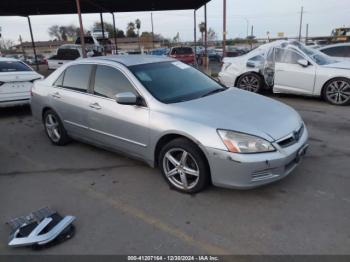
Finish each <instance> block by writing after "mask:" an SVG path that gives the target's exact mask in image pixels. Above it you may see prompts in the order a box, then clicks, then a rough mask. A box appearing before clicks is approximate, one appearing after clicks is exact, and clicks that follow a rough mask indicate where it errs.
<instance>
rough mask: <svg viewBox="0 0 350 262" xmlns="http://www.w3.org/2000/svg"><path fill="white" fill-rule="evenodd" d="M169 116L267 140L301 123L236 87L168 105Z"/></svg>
mask: <svg viewBox="0 0 350 262" xmlns="http://www.w3.org/2000/svg"><path fill="white" fill-rule="evenodd" d="M175 112H176V113H175ZM169 113H170V114H176V116H177V117H179V116H180V117H181V118H185V119H187V120H190V121H191V122H198V123H200V124H202V125H206V126H211V127H212V128H215V129H216V128H217V129H227V130H233V131H238V132H242V133H247V134H252V135H255V136H259V137H262V138H264V139H266V140H268V141H274V140H278V139H280V138H282V137H284V136H286V135H288V134H290V133H291V132H293V131H294V130H296V129H298V128H300V126H301V124H302V120H301V117H300V116H299V114H298V113H297V112H296V111H295V110H294V109H292V108H291V107H289V106H287V105H285V104H283V103H281V102H278V101H276V100H273V99H270V98H267V97H264V96H261V95H257V94H254V93H251V92H247V91H243V90H239V89H237V88H230V89H228V90H226V91H224V92H220V93H217V94H214V95H210V96H207V97H203V98H200V99H195V100H191V101H187V102H182V103H176V104H171V105H170V108H169Z"/></svg>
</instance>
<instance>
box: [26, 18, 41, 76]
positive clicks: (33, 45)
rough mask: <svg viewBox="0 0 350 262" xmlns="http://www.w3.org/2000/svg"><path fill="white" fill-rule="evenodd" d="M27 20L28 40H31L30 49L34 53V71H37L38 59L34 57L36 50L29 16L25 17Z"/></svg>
mask: <svg viewBox="0 0 350 262" xmlns="http://www.w3.org/2000/svg"><path fill="white" fill-rule="evenodd" d="M27 19H28V25H29V31H30V38H31V40H32V47H33V52H34V59H35V66H36V70H37V71H39V64H38V58H37V56H36V48H35V43H34V37H33V30H32V23H31V22H30V17H29V16H27Z"/></svg>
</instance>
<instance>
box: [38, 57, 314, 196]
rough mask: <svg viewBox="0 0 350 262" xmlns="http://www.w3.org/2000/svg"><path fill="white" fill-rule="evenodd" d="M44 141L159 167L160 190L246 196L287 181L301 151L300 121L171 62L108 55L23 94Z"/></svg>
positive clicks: (72, 66)
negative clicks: (81, 145)
mask: <svg viewBox="0 0 350 262" xmlns="http://www.w3.org/2000/svg"><path fill="white" fill-rule="evenodd" d="M31 106H32V112H33V115H34V116H35V117H37V118H38V119H40V120H42V121H43V124H44V127H45V130H46V133H47V135H48V137H49V139H50V140H51V141H52V143H53V144H55V145H65V144H67V143H68V142H69V141H70V139H71V138H73V139H77V140H81V141H85V142H87V143H91V144H94V145H96V146H101V147H104V148H107V149H110V150H114V151H117V152H122V153H125V154H127V155H129V156H132V157H134V158H137V159H140V160H143V161H145V162H146V163H148V164H149V165H150V166H152V167H156V166H158V167H159V168H160V169H161V171H162V174H163V176H164V178H165V180H166V181H167V182H168V183H169V185H170V186H171V187H173V188H175V189H177V190H179V191H182V192H187V193H195V192H198V191H200V190H202V189H204V188H205V187H206V186H207V185H208V184H210V183H212V184H214V185H216V186H221V187H229V188H240V189H247V188H253V187H257V186H260V185H263V184H267V183H270V182H273V181H276V180H279V179H281V178H283V177H285V176H287V175H288V174H289V173H290V172H291V171H292V170H293V169H294V168H295V167H296V166H297V165H298V163H299V162H300V160H301V158H302V156H303V155H304V154H305V152H306V149H307V147H308V144H307V141H308V133H307V129H306V127H305V125H304V123H303V121H302V119H301V118H300V116H299V114H298V113H297V112H295V111H294V110H293V109H292V108H290V107H289V106H287V105H284V104H282V103H280V102H277V101H275V100H272V99H270V98H266V97H263V96H260V95H257V94H253V93H250V92H246V91H242V90H239V89H236V88H226V87H225V86H222V85H221V84H219V83H218V82H216V81H215V80H213V79H211V78H210V77H208V76H207V75H205V74H203V73H201V72H200V71H198V70H197V69H195V68H193V67H191V66H189V65H186V64H183V63H181V62H179V61H177V60H174V59H171V58H166V57H153V56H141V55H140V56H139V55H134V56H108V57H100V58H89V59H82V60H79V61H74V62H71V63H69V64H66V65H64V66H62V67H61V68H59V69H58V70H56V71H55V72H54V73H52V74H51V75H50V76H49V77H48V78H46V79H45V80H43V81H37V82H36V83H35V85H34V87H33V90H32V101H31Z"/></svg>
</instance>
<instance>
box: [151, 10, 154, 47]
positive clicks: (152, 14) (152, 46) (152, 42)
mask: <svg viewBox="0 0 350 262" xmlns="http://www.w3.org/2000/svg"><path fill="white" fill-rule="evenodd" d="M151 24H152V48H153V49H154V28H153V12H151Z"/></svg>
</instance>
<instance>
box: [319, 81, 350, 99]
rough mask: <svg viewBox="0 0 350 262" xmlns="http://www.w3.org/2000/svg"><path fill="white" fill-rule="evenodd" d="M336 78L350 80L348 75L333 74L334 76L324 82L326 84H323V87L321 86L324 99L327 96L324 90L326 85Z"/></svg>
mask: <svg viewBox="0 0 350 262" xmlns="http://www.w3.org/2000/svg"><path fill="white" fill-rule="evenodd" d="M336 79H346V80H348V81H349V82H350V77H346V76H333V77H332V78H330V79H328V80H327V81H326V82H324V84H323V85H322V88H321V97H322V98H323V99H325V97H324V90H325V88H326V86H327V85H328V84H329V83H330V82H332V81H334V80H336Z"/></svg>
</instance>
